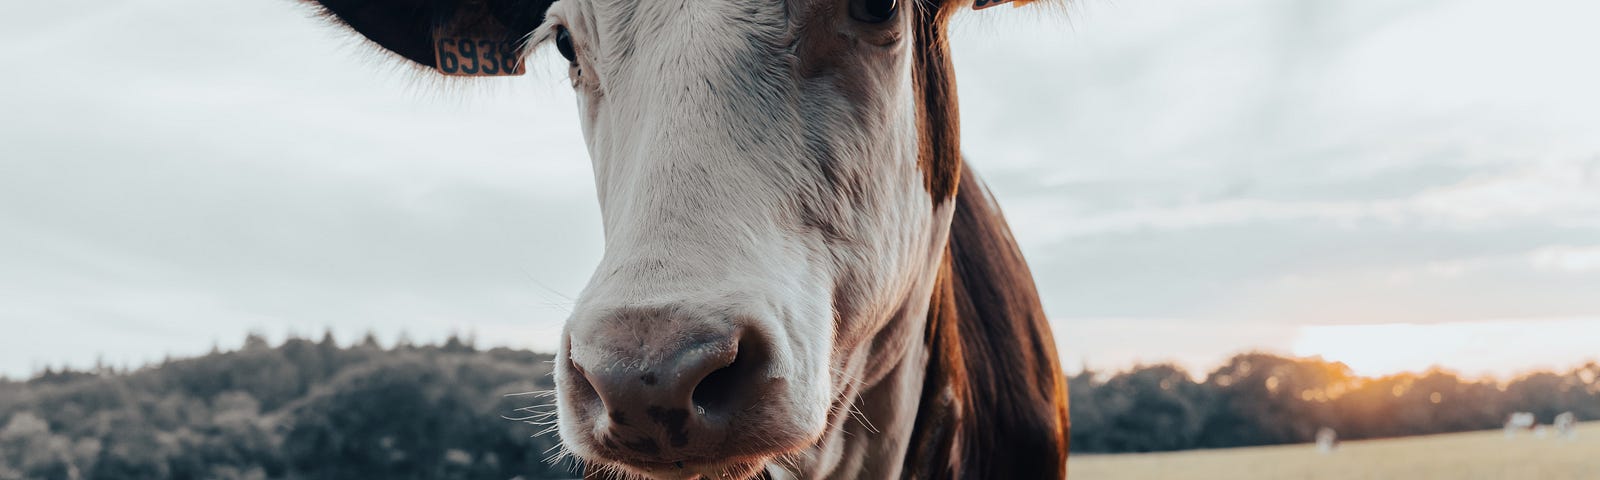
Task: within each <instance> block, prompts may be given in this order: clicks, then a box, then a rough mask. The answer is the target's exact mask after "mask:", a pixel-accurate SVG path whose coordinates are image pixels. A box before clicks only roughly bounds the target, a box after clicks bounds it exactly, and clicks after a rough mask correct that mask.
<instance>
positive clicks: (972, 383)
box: [904, 0, 1071, 479]
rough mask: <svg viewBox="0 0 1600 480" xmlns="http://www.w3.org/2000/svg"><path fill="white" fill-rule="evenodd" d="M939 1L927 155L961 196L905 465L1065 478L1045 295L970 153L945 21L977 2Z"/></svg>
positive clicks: (921, 58)
mask: <svg viewBox="0 0 1600 480" xmlns="http://www.w3.org/2000/svg"><path fill="white" fill-rule="evenodd" d="M934 1H937V0H928V1H920V2H917V4H916V5H917V6H918V11H917V12H915V15H916V19H915V22H916V26H915V34H916V35H917V38H916V49H917V53H916V64H915V70H916V72H915V73H914V74H913V75H915V80H916V83H915V86H916V89H917V96H918V98H919V99H921V101H922V102H921V104H920V105H918V123H919V126H920V131H921V134H922V147H921V148H922V150H921V155H922V158H921V160H920V164H921V166H922V168H923V175H924V177H925V179H926V181H927V186H928V192H929V193H930V194H932V195H933V198H934V204H935V205H938V204H940V203H942V202H943V201H945V200H947V199H949V198H951V196H952V195H953V196H954V199H955V202H956V203H955V215H954V219H953V220H952V222H951V226H950V240H949V247H948V249H947V251H946V254H945V258H944V262H943V264H942V265H941V266H940V270H939V278H938V280H937V284H936V285H935V287H934V292H933V297H932V298H931V299H930V303H929V313H928V325H927V334H926V337H925V339H924V341H925V344H926V345H927V347H928V349H929V360H928V371H927V377H926V378H927V380H925V383H924V384H923V390H922V401H921V405H920V408H919V410H918V413H917V423H916V427H915V430H914V432H913V434H912V441H911V445H910V446H909V447H908V449H907V454H906V462H905V474H904V477H905V478H916V479H933V478H963V479H964V478H1028V479H1043V478H1063V477H1065V476H1066V462H1067V449H1068V441H1069V431H1070V428H1071V420H1070V418H1069V417H1068V414H1067V385H1066V379H1065V378H1064V377H1063V376H1062V374H1061V367H1060V362H1059V360H1058V358H1057V356H1056V349H1055V342H1054V339H1053V337H1052V335H1051V333H1050V326H1049V323H1048V321H1047V320H1046V318H1045V315H1044V307H1043V306H1042V305H1041V304H1040V302H1039V294H1038V290H1037V288H1036V287H1035V286H1034V284H1033V275H1032V274H1031V273H1030V272H1029V270H1028V265H1027V262H1026V261H1025V260H1023V258H1022V252H1021V250H1020V249H1018V247H1017V243H1016V240H1015V239H1013V238H1012V237H1011V229H1010V227H1009V226H1008V225H1007V224H1006V221H1005V218H1004V216H1003V215H1001V213H1000V209H999V206H998V205H997V204H996V203H995V201H994V198H993V197H992V196H990V195H989V192H988V190H987V189H986V188H984V186H983V184H982V183H981V182H979V181H978V179H977V178H976V177H975V176H974V175H973V174H972V173H971V172H970V171H969V169H966V168H963V162H962V160H961V153H960V148H961V145H960V138H959V136H960V126H959V121H960V120H959V119H960V117H959V111H958V109H957V107H956V105H957V101H956V89H955V77H954V75H955V74H954V69H953V67H952V66H951V63H950V46H949V43H948V37H947V33H946V32H947V27H948V24H949V19H950V15H951V13H952V12H954V11H956V10H959V9H961V8H964V7H966V6H967V5H970V3H971V2H970V0H969V1H967V2H961V1H949V2H944V4H942V5H938V4H935V3H932V2H934ZM959 186H965V188H964V189H960V190H959V191H958V190H957V189H958V187H959Z"/></svg>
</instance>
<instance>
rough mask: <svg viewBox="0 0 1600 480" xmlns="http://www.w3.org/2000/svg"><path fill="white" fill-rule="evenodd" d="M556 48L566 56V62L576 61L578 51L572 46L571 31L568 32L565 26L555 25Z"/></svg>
mask: <svg viewBox="0 0 1600 480" xmlns="http://www.w3.org/2000/svg"><path fill="white" fill-rule="evenodd" d="M556 50H558V51H560V52H561V56H563V57H567V61H568V62H572V63H578V51H577V50H576V49H574V48H572V32H568V31H567V27H563V26H559V25H557V26H556Z"/></svg>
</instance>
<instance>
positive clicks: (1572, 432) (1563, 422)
mask: <svg viewBox="0 0 1600 480" xmlns="http://www.w3.org/2000/svg"><path fill="white" fill-rule="evenodd" d="M1552 426H1554V427H1555V428H1556V435H1558V436H1560V437H1561V438H1565V439H1569V440H1570V439H1573V438H1577V436H1578V416H1577V415H1574V414H1573V413H1572V412H1563V413H1562V414H1560V415H1556V421H1555V423H1553V424H1552Z"/></svg>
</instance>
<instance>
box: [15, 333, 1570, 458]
mask: <svg viewBox="0 0 1600 480" xmlns="http://www.w3.org/2000/svg"><path fill="white" fill-rule="evenodd" d="M550 362H551V357H550V355H547V354H539V353H532V352H527V351H520V350H508V349H503V348H501V349H492V350H483V349H479V348H476V347H474V346H473V344H472V342H471V341H470V340H462V339H459V338H454V337H452V338H451V339H449V340H447V341H446V342H445V343H444V344H442V345H420V346H419V345H410V344H407V343H405V342H402V344H401V345H398V346H394V347H389V348H386V347H382V346H380V345H379V344H378V343H377V342H376V341H374V340H373V339H372V338H370V337H368V338H367V339H365V340H363V341H361V342H359V343H357V344H355V345H351V346H344V347H341V346H340V345H338V344H337V343H335V342H334V339H333V338H332V336H324V337H323V338H322V339H321V340H320V341H311V340H307V339H300V338H291V339H289V340H287V341H285V342H284V343H282V344H281V345H278V346H271V345H269V344H268V343H267V342H266V341H265V340H264V339H262V338H261V337H259V336H251V337H248V338H247V340H246V342H245V345H244V347H243V348H241V349H239V350H237V351H229V352H221V351H214V352H212V353H211V354H209V355H205V356H202V357H199V358H192V359H184V360H170V361H166V362H162V363H161V364H158V365H152V366H149V367H145V368H143V369H139V370H136V371H115V370H112V369H104V368H100V369H94V370H90V371H74V370H65V371H58V370H53V369H52V370H47V371H45V372H43V373H40V374H38V375H36V376H35V377H34V378H31V379H28V380H26V381H0V480H9V479H21V478H26V479H143V478H149V479H266V478H291V479H323V478H327V479H346V478H387V479H405V478H426V479H452V478H501V479H505V478H523V479H539V478H571V477H574V476H575V475H574V474H573V473H572V472H573V470H571V469H572V468H573V466H572V465H570V464H561V465H551V464H547V463H545V461H544V460H545V458H546V457H547V456H549V454H550V453H554V452H555V450H553V449H554V448H556V444H557V439H556V437H555V436H554V434H551V433H548V432H542V428H541V427H540V426H537V425H530V424H526V423H523V422H518V421H513V420H510V419H508V418H512V419H516V418H528V417H531V416H533V414H535V413H542V412H547V411H549V407H548V406H547V405H545V406H541V404H544V403H548V401H549V399H548V398H545V397H539V396H537V395H528V394H529V393H531V392H541V391H548V390H550V389H551V388H553V384H552V379H551V377H550V376H549V373H550V369H551V364H550ZM1597 377H1600V365H1597V364H1592V363H1591V364H1589V365H1586V366H1584V367H1581V368H1577V369H1574V370H1572V371H1569V372H1565V373H1533V374H1528V375H1526V376H1523V377H1521V378H1518V379H1516V380H1514V381H1511V382H1509V383H1506V384H1497V383H1491V382H1478V381H1467V380H1463V379H1460V378H1457V377H1456V376H1454V375H1451V374H1449V373H1444V372H1430V373H1427V374H1422V375H1398V376H1392V377H1384V378H1378V379H1366V378H1360V377H1356V376H1355V375H1353V374H1351V373H1350V370H1349V369H1348V368H1346V367H1345V366H1344V365H1342V364H1337V363H1327V362H1322V361H1318V360H1311V359H1291V358H1283V357H1277V356H1272V355H1265V354H1245V355H1239V356H1237V357H1234V358H1233V359H1232V360H1231V361H1229V362H1228V363H1227V364H1226V365H1224V366H1222V367H1220V368H1218V369H1216V370H1215V371H1212V372H1211V373H1210V374H1208V375H1206V376H1205V379H1204V380H1202V381H1198V382H1197V381H1194V380H1192V379H1191V378H1190V375H1189V374H1188V373H1187V372H1184V371H1183V370H1181V369H1179V368H1177V367H1173V366H1170V365H1156V366H1146V367H1139V368H1135V369H1133V370H1130V371H1127V372H1122V373H1118V374H1115V375H1109V376H1105V375H1102V374H1101V373H1099V372H1093V371H1086V372H1084V373H1081V374H1079V375H1076V376H1073V377H1072V378H1070V379H1069V380H1070V383H1071V389H1072V390H1071V396H1072V398H1071V400H1072V406H1071V408H1072V422H1073V428H1072V448H1073V450H1074V451H1079V452H1149V451H1163V450H1179V449H1190V448H1213V447H1236V446H1249V445H1268V444H1280V443H1293V442H1308V441H1311V439H1312V437H1313V436H1314V435H1315V433H1316V431H1317V429H1319V428H1321V427H1323V426H1329V427H1333V428H1335V429H1337V430H1338V432H1339V435H1340V437H1341V438H1345V439H1359V438H1372V437H1392V436H1403V435H1418V434H1429V433H1441V432H1454V431H1463V430H1477V429H1491V428H1497V427H1499V426H1500V425H1501V423H1502V422H1503V421H1504V419H1505V417H1506V416H1507V415H1508V414H1509V413H1511V412H1514V411H1528V412H1533V413H1535V414H1536V415H1538V416H1539V419H1540V421H1541V422H1545V423H1548V422H1550V421H1551V420H1552V419H1553V418H1554V417H1555V415H1557V414H1560V413H1561V412H1565V411H1572V412H1575V413H1576V414H1577V415H1578V417H1579V418H1580V419H1585V420H1592V419H1600V380H1597ZM541 432H542V433H544V434H543V435H540V433H541Z"/></svg>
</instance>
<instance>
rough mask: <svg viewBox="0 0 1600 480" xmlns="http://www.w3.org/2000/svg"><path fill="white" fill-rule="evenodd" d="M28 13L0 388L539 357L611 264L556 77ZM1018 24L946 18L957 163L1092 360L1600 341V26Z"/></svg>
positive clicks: (164, 4)
mask: <svg viewBox="0 0 1600 480" xmlns="http://www.w3.org/2000/svg"><path fill="white" fill-rule="evenodd" d="M6 8H7V13H6V14H5V15H0V63H3V64H4V65H7V67H8V68H7V71H6V74H5V75H4V77H0V87H3V89H0V91H3V93H0V325H3V328H0V374H5V375H10V376H12V377H17V376H21V375H26V374H27V373H29V372H30V371H33V370H35V369H39V368H42V367H43V366H45V365H60V364H63V363H67V364H71V365H75V366H87V365H92V364H93V363H94V362H95V359H96V358H104V359H105V360H106V361H108V362H109V363H116V364H140V363H142V362H145V361H150V360H158V359H160V358H161V356H162V355H164V354H172V355H188V354H197V353H203V352H205V351H206V350H208V349H209V348H210V347H211V346H212V345H214V344H220V345H222V346H224V347H228V346H233V345H237V344H239V343H240V342H241V341H242V338H243V336H244V334H245V333H246V332H248V331H251V330H255V331H260V332H264V333H266V334H268V335H269V336H271V337H274V338H281V337H282V336H284V335H286V334H289V333H300V334H306V335H317V334H320V332H321V331H322V330H323V329H324V328H329V327H331V328H332V329H333V330H334V331H335V332H336V333H337V334H338V335H339V336H340V338H341V339H343V340H346V341H349V340H351V339H354V338H356V337H358V336H359V335H360V334H361V333H362V332H365V331H368V330H372V331H376V332H378V334H379V336H380V337H381V338H384V339H388V340H392V339H394V338H395V337H396V336H397V335H398V334H399V332H401V331H406V332H409V334H410V335H411V336H412V337H413V338H415V339H417V340H428V339H438V338H442V337H443V336H445V335H448V334H449V333H450V332H452V331H460V332H463V333H466V332H474V333H476V335H477V336H478V338H479V340H480V343H483V344H490V345H513V346H523V347H533V348H540V349H549V348H551V347H552V346H553V345H554V341H555V338H556V334H557V332H558V331H559V328H560V324H561V322H562V321H563V320H564V318H565V316H566V314H567V306H566V304H567V303H568V299H569V298H570V297H572V296H575V295H576V294H577V292H578V290H579V289H580V288H581V286H582V285H583V283H584V281H585V280H586V279H587V278H588V275H589V272H590V269H591V268H592V267H593V265H594V264H595V263H596V262H597V261H598V259H599V256H600V253H601V251H600V248H601V239H600V227H599V213H598V210H597V208H596V203H595V198H594V191H593V182H592V177H591V176H590V173H589V163H588V160H587V158H586V155H585V152H584V149H583V144H582V139H581V136H580V133H579V131H578V125H577V121H576V113H575V109H574V100H573V98H572V93H571V92H570V90H569V89H568V87H567V86H566V83H565V80H564V79H563V76H564V71H562V69H561V68H560V65H558V64H559V63H560V62H559V61H558V60H556V59H554V57H553V55H548V54H546V55H542V56H540V57H537V58H536V62H535V63H536V68H534V69H533V70H534V71H533V72H531V73H532V74H531V75H529V76H527V77H522V78H515V79H500V80H490V81H485V82H479V83H477V84H474V85H443V86H441V85H439V84H437V83H436V82H429V81H419V80H418V79H419V78H420V76H418V75H416V74H414V73H412V72H410V71H407V70H406V69H405V68H400V67H397V66H396V65H398V62H394V61H392V60H389V59H386V58H383V57H381V56H379V55H376V54H374V53H373V52H372V51H370V50H369V49H367V48H366V47H365V46H363V45H361V44H359V43H358V42H355V41H353V40H351V39H350V37H348V36H347V35H344V34H342V33H341V32H339V31H337V30H335V29H332V28H329V27H328V26H327V25H325V24H323V23H321V22H319V21H316V20H313V19H311V18H310V14H309V12H308V11H307V10H306V9H305V8H303V7H302V6H300V5H297V4H296V3H295V2H293V1H289V0H229V1H226V2H219V1H215V0H75V1H73V2H67V3H63V2H20V3H16V4H14V5H9V6H7V7H6ZM1017 13H1018V12H1015V11H1011V9H1004V8H1002V9H995V10H987V11H984V12H982V13H981V14H979V15H968V16H967V17H966V18H965V19H963V20H962V21H961V22H960V24H959V25H958V26H957V33H958V34H957V47H956V49H957V52H956V64H957V68H958V71H959V75H960V87H961V99H962V119H963V122H964V123H963V131H964V132H965V135H966V136H965V137H964V142H965V147H966V149H967V153H968V154H969V156H970V157H971V160H972V163H973V164H975V165H976V166H977V168H978V169H979V171H980V172H981V173H982V174H983V175H985V176H986V177H987V179H988V181H989V183H990V185H991V187H992V188H993V189H994V190H995V192H996V194H997V195H998V196H999V198H1000V200H1001V203H1002V205H1003V206H1004V207H1005V208H1006V211H1007V213H1008V215H1009V217H1010V219H1011V224H1012V226H1013V228H1014V229H1015V230H1016V235H1017V237H1018V239H1019V240H1020V241H1021V242H1022V244H1023V249H1024V251H1025V253H1026V254H1027V256H1028V258H1029V260H1030V261H1031V263H1032V265H1033V271H1034V272H1035V274H1036V276H1037V279H1038V283H1039V286H1040V289H1041V291H1042V294H1043V296H1044V301H1045V306H1046V310H1047V311H1048V313H1049V315H1050V316H1051V318H1052V320H1053V322H1054V323H1055V325H1056V327H1057V331H1056V336H1057V337H1058V341H1059V342H1060V344H1061V345H1062V349H1063V351H1062V356H1063V360H1064V361H1066V363H1067V364H1068V368H1069V370H1076V369H1077V368H1079V367H1080V366H1081V365H1082V362H1085V361H1087V362H1088V364H1089V365H1090V366H1092V367H1096V368H1119V367H1124V366H1127V365H1130V364H1132V363H1134V362H1140V361H1144V362H1150V361H1163V360H1174V361H1179V362H1183V363H1184V364H1186V365H1189V366H1191V367H1196V368H1198V367H1207V366H1210V365H1212V364H1214V363H1215V362H1218V361H1220V360H1221V359H1222V358H1224V357H1225V356H1226V355H1228V354H1231V353H1233V352H1236V351H1239V350H1241V349H1247V348H1265V349H1270V350H1273V351H1280V352H1290V353H1301V354H1322V355H1327V356H1330V357H1335V358H1331V359H1333V360H1341V358H1337V357H1338V356H1339V355H1343V354H1341V353H1339V352H1341V351H1345V352H1348V351H1349V350H1350V347H1349V342H1350V341H1352V340H1350V338H1354V340H1353V341H1356V342H1359V341H1360V340H1361V335H1365V334H1364V333H1362V332H1371V333H1370V334H1371V335H1400V336H1404V335H1419V336H1430V337H1441V338H1442V336H1438V335H1432V334H1429V333H1427V332H1430V330H1427V329H1426V328H1422V329H1420V330H1417V329H1413V330H1405V329H1404V328H1402V329H1400V330H1394V329H1393V328H1395V326H1394V325H1390V324H1404V323H1413V324H1431V325H1434V326H1435V327H1437V328H1442V329H1443V330H1437V331H1449V332H1457V333H1460V332H1479V333H1478V334H1471V335H1462V339H1459V341H1458V342H1457V343H1465V344H1470V345H1467V346H1466V347H1463V346H1461V345H1455V346H1453V347H1450V348H1454V349H1455V350H1452V351H1453V352H1454V353H1449V354H1446V353H1439V354H1431V353H1428V352H1424V353H1423V354H1421V355H1416V356H1417V357H1419V358H1417V359H1413V360H1409V361H1410V362H1440V363H1444V364H1446V366H1450V367H1453V368H1458V369H1462V370H1464V371H1466V372H1468V373H1475V372H1480V371H1505V370H1507V369H1518V368H1527V367H1533V366H1558V365H1565V364H1570V363H1575V362H1578V361H1580V360H1582V359H1583V358H1584V357H1585V356H1594V355H1596V354H1600V348H1597V345H1600V343H1596V342H1597V341H1600V340H1596V339H1600V113H1596V112H1600V88H1597V87H1596V85H1600V61H1596V57H1595V52H1594V48H1595V46H1596V45H1600V29H1596V28H1594V25H1593V22H1594V19H1596V18H1600V3H1596V2H1592V1H1585V0H1564V1H1562V0H1528V1H1523V2H1516V3H1515V4H1508V3H1506V2H1496V1H1488V0H1345V1H1339V2H1328V1H1321V0H1213V1H1207V2H1176V1H1157V0H1117V1H1114V2H1112V1H1104V0H1084V1H1082V2H1080V3H1079V5H1078V6H1077V7H1076V8H1074V9H1072V12H1071V14H1070V15H1068V16H1066V17H1055V18H1046V19H1037V18H1032V17H1031V16H1028V15H1018V14H1017ZM980 17H982V18H980ZM1364 325H1380V327H1381V328H1377V327H1375V328H1373V329H1367V330H1363V328H1365V327H1363V326H1364ZM1456 327H1459V328H1456ZM1418 328H1421V327H1418ZM1341 338H1345V339H1346V341H1345V343H1344V344H1343V345H1342V346H1341V344H1340V343H1339V342H1340V340H1339V339H1341ZM1397 338H1403V337H1397ZM1391 340H1392V339H1391ZM1392 343H1393V342H1390V343H1389V344H1384V345H1390V344H1392ZM1330 344H1331V346H1330ZM1408 344H1410V342H1401V343H1399V345H1402V346H1386V347H1384V348H1404V347H1403V345H1408ZM1374 348H1376V347H1374ZM1463 348H1465V350H1463ZM1489 350H1492V351H1493V353H1494V355H1481V353H1482V352H1484V351H1489ZM1473 352H1478V353H1476V354H1475V353H1473ZM1347 354H1348V353H1347ZM1360 354H1361V353H1360V351H1359V349H1357V351H1356V353H1354V354H1349V355H1354V356H1359V355H1360ZM1486 359H1492V360H1493V362H1492V363H1489V362H1488V360H1486ZM1344 360H1351V361H1354V360H1356V359H1355V358H1347V359H1344ZM1410 365H1412V364H1411V363H1407V364H1406V365H1405V366H1410ZM1423 365H1425V363H1424V364H1423Z"/></svg>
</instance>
